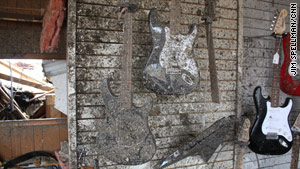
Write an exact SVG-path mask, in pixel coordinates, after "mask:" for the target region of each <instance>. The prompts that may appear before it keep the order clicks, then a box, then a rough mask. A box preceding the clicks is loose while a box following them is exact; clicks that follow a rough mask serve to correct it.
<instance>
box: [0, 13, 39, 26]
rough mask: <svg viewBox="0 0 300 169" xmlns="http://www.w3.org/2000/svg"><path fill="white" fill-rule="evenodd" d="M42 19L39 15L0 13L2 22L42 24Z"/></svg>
mask: <svg viewBox="0 0 300 169" xmlns="http://www.w3.org/2000/svg"><path fill="white" fill-rule="evenodd" d="M42 19H43V17H42V16H40V15H27V14H15V13H3V12H0V20H4V21H16V22H33V23H42V22H43V21H42Z"/></svg>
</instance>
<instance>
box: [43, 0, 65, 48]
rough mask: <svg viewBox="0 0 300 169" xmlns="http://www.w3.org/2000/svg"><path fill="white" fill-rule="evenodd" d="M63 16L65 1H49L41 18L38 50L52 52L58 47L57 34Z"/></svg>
mask: <svg viewBox="0 0 300 169" xmlns="http://www.w3.org/2000/svg"><path fill="white" fill-rule="evenodd" d="M64 16H65V0H50V2H49V4H48V6H47V8H46V12H45V15H44V17H43V30H42V34H41V39H40V50H41V53H43V52H54V51H55V49H56V48H57V46H58V41H59V33H60V30H61V27H62V24H63V21H64Z"/></svg>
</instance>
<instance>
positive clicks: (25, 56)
mask: <svg viewBox="0 0 300 169" xmlns="http://www.w3.org/2000/svg"><path fill="white" fill-rule="evenodd" d="M0 58H1V59H43V60H53V59H54V60H66V59H67V57H66V54H64V53H53V54H50V53H35V54H33V53H28V54H3V55H1V56H0Z"/></svg>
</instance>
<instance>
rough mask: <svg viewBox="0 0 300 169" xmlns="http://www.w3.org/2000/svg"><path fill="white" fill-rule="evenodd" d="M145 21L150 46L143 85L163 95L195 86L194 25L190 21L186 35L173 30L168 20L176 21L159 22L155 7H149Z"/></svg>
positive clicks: (174, 27) (184, 92)
mask: <svg viewBox="0 0 300 169" xmlns="http://www.w3.org/2000/svg"><path fill="white" fill-rule="evenodd" d="M175 1H176V0H175ZM177 1H178V0H177ZM173 2H174V0H173ZM179 3H180V2H179ZM172 4H173V3H172ZM179 5H180V4H179ZM172 11H174V10H171V17H176V16H172ZM175 12H176V13H179V12H180V11H175ZM149 22H150V23H149V25H150V30H151V33H152V41H153V48H152V51H151V55H150V58H149V59H148V61H147V64H146V67H145V69H144V72H143V73H144V79H145V85H146V87H147V88H148V89H149V90H151V91H153V92H155V93H158V94H167V95H172V94H174V95H180V94H188V93H191V92H193V91H194V90H196V89H197V88H198V84H199V79H200V78H199V72H198V66H197V63H196V61H195V60H194V59H193V44H194V41H195V39H196V37H197V26H196V25H192V26H191V28H190V31H189V33H188V34H186V35H182V34H176V33H173V32H176V31H172V30H173V29H178V27H177V28H176V26H175V25H173V24H172V23H178V22H171V25H170V28H169V27H168V26H166V25H163V24H161V23H160V21H159V20H158V18H157V11H156V9H152V10H151V11H150V14H149Z"/></svg>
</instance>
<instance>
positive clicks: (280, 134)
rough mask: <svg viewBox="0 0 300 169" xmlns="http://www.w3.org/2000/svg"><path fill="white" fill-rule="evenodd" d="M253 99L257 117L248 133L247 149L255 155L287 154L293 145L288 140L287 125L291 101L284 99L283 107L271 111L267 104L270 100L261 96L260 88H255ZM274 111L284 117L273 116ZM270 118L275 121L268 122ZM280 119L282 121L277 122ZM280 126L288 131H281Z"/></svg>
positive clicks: (288, 130) (289, 130)
mask: <svg viewBox="0 0 300 169" xmlns="http://www.w3.org/2000/svg"><path fill="white" fill-rule="evenodd" d="M253 97H254V103H255V108H256V111H257V116H256V120H255V122H254V125H253V126H252V129H251V132H250V144H249V145H248V146H249V148H250V149H251V150H252V151H253V152H255V153H258V154H264V155H280V154H284V153H286V152H288V151H289V150H290V149H291V147H292V144H293V143H292V141H293V140H291V139H290V138H289V136H291V129H290V126H289V124H288V115H289V112H290V110H291V107H292V101H291V99H289V98H288V99H286V101H285V103H284V104H283V106H281V107H278V108H273V109H272V108H270V107H271V106H270V104H269V103H270V98H264V97H263V96H262V94H261V87H256V88H255V90H254V95H253ZM275 110H280V111H281V112H276V113H282V112H283V111H284V115H278V114H274V111H275ZM271 114H272V115H271ZM270 116H272V117H273V116H274V118H275V121H272V120H270V118H269V117H270ZM281 117H283V119H280V120H278V119H279V118H281ZM282 124H283V125H286V126H287V127H288V129H283V126H282ZM274 125H277V126H274ZM280 129H281V131H280ZM285 132H287V134H285ZM285 135H286V136H285ZM289 140H291V141H289Z"/></svg>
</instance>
